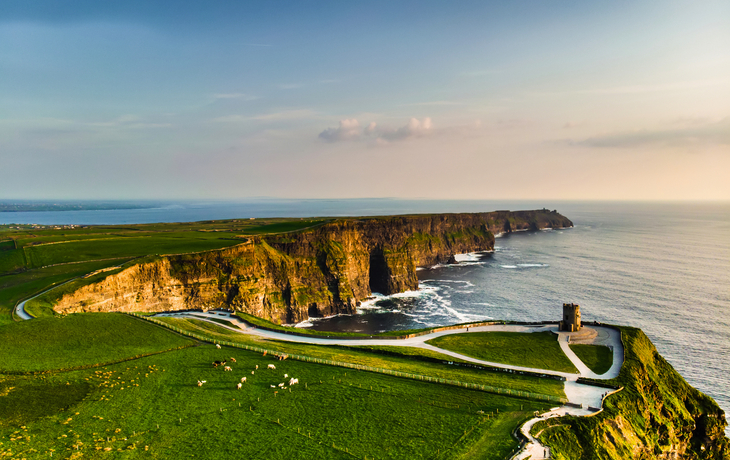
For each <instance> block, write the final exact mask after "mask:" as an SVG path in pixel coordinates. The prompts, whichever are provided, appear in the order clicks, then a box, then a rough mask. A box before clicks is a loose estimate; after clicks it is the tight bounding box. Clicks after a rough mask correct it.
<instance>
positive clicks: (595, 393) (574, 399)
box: [156, 312, 624, 460]
mask: <svg viewBox="0 0 730 460" xmlns="http://www.w3.org/2000/svg"><path fill="white" fill-rule="evenodd" d="M156 316H170V317H178V318H180V317H182V318H194V319H199V320H203V321H208V322H212V323H214V324H217V325H219V326H221V327H225V328H226V329H230V330H234V331H236V332H240V333H242V334H250V335H256V336H259V337H265V338H268V339H275V340H282V341H287V342H298V343H311V344H316V345H346V346H360V345H374V344H377V345H389V346H400V347H416V348H422V349H425V350H431V351H435V352H438V353H441V354H444V355H448V356H451V357H453V358H457V359H461V360H464V361H468V362H472V363H475V364H481V365H484V366H491V367H500V368H504V369H512V370H518V371H528V372H535V373H539V374H544V375H557V376H560V377H564V378H565V387H564V391H565V397H566V398H567V399H568V401H569V402H570V403H571V404H572V405H565V406H561V407H556V408H553V409H551V410H550V411H548V412H546V413H544V414H541V415H539V416H538V417H535V418H533V419H530V420H528V421H527V422H525V423H524V424H523V425H522V427H521V428H520V431H521V432H522V434H523V435H525V437H526V438H527V439H528V442H527V443H526V444H525V446H524V447H523V448H522V449H521V450H520V451H519V452H518V453H517V454H515V456H514V457H512V458H513V460H526V459H531V460H534V459H540V458H550V457H549V455H550V453H549V448H547V447H545V446H543V445H542V444H541V443H540V441H538V440H537V439H535V437H533V436H532V435H531V434H530V430H531V429H532V426H533V425H534V424H535V423H537V422H539V421H540V420H544V419H546V418H550V417H560V416H563V415H575V416H584V415H589V414H593V413H595V412H596V411H598V410H600V408H601V407H602V405H603V397H604V395H605V394H606V393H607V391H608V390H607V389H606V388H603V387H596V386H593V385H585V384H581V383H578V382H577V380H578V377H587V378H592V379H612V378H615V377H617V376H618V374H619V371H620V370H621V365H622V364H623V360H624V350H623V345H622V343H621V334H620V333H619V331H617V330H615V329H612V328H607V327H600V326H585V327H584V328H583V331H581V332H580V333H569V332H560V331H559V330H558V326H557V325H556V324H547V325H543V326H522V325H512V324H495V325H491V326H479V327H469V332H468V333H471V332H497V331H499V332H523V333H531V332H544V331H552V332H555V333H556V334H558V343H559V344H560V349H561V350H562V351H563V353H565V355H566V356H567V357H568V359H570V361H571V362H572V363H573V365H574V366H575V367H576V368H577V369H578V373H577V374H574V373H568V372H558V371H552V370H546V369H537V368H532V367H524V366H513V365H509V364H503V363H495V362H490V361H483V360H481V359H476V358H472V357H471V356H466V355H462V354H460V353H455V352H453V351H449V350H444V349H443V348H438V347H435V346H433V345H430V344H428V343H426V342H427V341H428V340H431V339H434V338H436V337H441V336H443V335H450V334H463V333H467V331H466V329H465V328H460V329H450V330H447V331H440V332H433V333H431V334H426V335H421V336H418V337H413V338H409V339H369V338H363V339H336V338H323V337H305V336H299V335H290V334H283V333H280V332H274V331H268V330H265V329H259V328H256V327H250V326H248V325H247V324H246V323H245V322H243V321H242V320H241V319H240V318H238V317H237V316H235V315H232V314H229V313H226V312H169V313H159V314H157V315H156ZM213 319H217V320H219V321H220V320H225V321H229V322H230V323H231V326H225V325H223V324H221V323H220V322H218V321H213ZM573 338H575V343H582V344H595V345H605V346H608V347H609V348H611V349H612V350H613V364H612V365H611V368H610V369H609V370H608V371H607V372H606V373H605V374H601V375H597V374H596V373H594V372H593V371H591V370H590V369H589V368H588V366H586V365H585V364H583V361H581V360H580V358H578V356H577V355H576V354H575V353H574V352H573V350H572V349H571V348H570V343H571V340H572V339H573ZM573 405H577V406H579V407H574V406H573Z"/></svg>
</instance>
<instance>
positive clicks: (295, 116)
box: [213, 109, 317, 123]
mask: <svg viewBox="0 0 730 460" xmlns="http://www.w3.org/2000/svg"><path fill="white" fill-rule="evenodd" d="M315 116H317V113H316V112H314V111H313V110H310V109H294V110H283V111H281V112H272V113H263V114H260V115H253V116H244V115H226V116H222V117H217V118H214V119H213V121H214V122H216V123H241V122H246V121H252V120H253V121H270V122H274V121H284V120H301V119H305V118H313V117H315Z"/></svg>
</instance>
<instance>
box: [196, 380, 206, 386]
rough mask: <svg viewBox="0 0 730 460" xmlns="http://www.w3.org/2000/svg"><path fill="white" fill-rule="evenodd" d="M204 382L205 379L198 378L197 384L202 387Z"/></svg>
mask: <svg viewBox="0 0 730 460" xmlns="http://www.w3.org/2000/svg"><path fill="white" fill-rule="evenodd" d="M204 383H207V382H206V381H205V380H198V386H199V387H202V386H203V384H204Z"/></svg>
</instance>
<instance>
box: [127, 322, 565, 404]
mask: <svg viewBox="0 0 730 460" xmlns="http://www.w3.org/2000/svg"><path fill="white" fill-rule="evenodd" d="M127 314H129V315H133V316H136V317H138V318H141V319H144V320H145V321H150V322H152V323H155V324H158V325H160V326H162V327H166V328H168V329H170V330H173V331H175V332H177V333H178V334H182V335H185V336H188V337H192V338H194V339H197V340H200V341H203V342H210V343H215V344H219V345H225V346H228V347H234V348H242V349H244V350H248V351H254V352H257V353H266V354H270V355H272V356H275V357H286V358H288V359H294V360H296V361H303V362H307V363H316V364H324V365H328V366H337V367H345V368H348V369H356V370H360V371H367V372H377V373H379V374H385V375H392V376H394V377H401V378H406V379H411V380H420V381H423V382H431V383H440V384H443V385H451V386H456V387H461V388H467V389H470V390H480V391H485V392H488V393H496V394H500V395H507V396H515V397H519V398H526V399H535V400H538V401H549V402H557V403H565V402H567V399H565V398H561V397H559V396H553V395H544V394H540V393H533V392H530V391H522V390H513V389H509V388H500V387H494V386H491V385H482V384H480V383H469V382H461V381H459V380H451V379H442V378H439V377H429V376H427V375H420V374H411V373H408V372H400V371H394V370H392V369H385V368H381V367H372V366H365V365H362V364H353V363H345V362H341V361H331V360H329V359H322V358H314V357H312V356H304V355H296V354H290V353H283V352H280V351H276V350H269V349H266V348H261V347H256V346H253V345H245V344H242V343H237V342H228V341H225V340H216V339H213V338H210V337H206V336H204V335H200V334H195V333H193V332H190V331H186V330H184V329H181V328H179V327H176V326H173V325H172V324H168V323H165V322H164V321H160V320H158V319H156V318H150V317H147V316H144V315H141V314H139V313H133V312H130V313H127Z"/></svg>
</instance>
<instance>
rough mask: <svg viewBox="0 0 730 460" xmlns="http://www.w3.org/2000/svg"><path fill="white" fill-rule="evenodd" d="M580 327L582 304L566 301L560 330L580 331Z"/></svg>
mask: <svg viewBox="0 0 730 460" xmlns="http://www.w3.org/2000/svg"><path fill="white" fill-rule="evenodd" d="M580 328H581V324H580V305H577V304H573V303H564V304H563V320H562V321H560V330H561V331H565V332H576V331H579V330H580Z"/></svg>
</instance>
